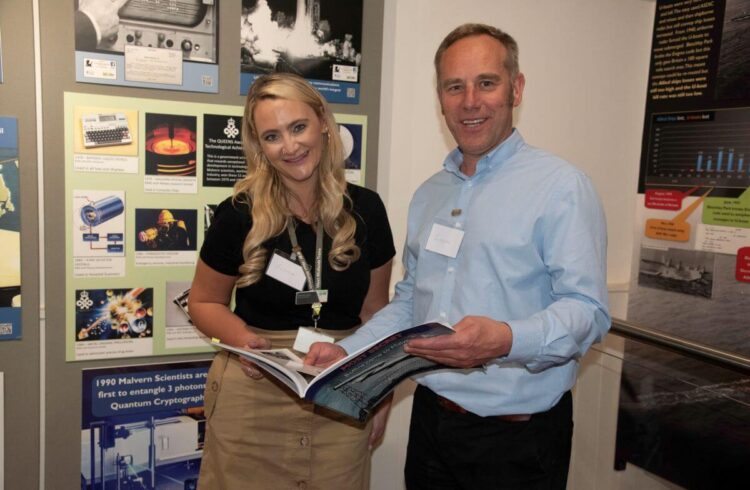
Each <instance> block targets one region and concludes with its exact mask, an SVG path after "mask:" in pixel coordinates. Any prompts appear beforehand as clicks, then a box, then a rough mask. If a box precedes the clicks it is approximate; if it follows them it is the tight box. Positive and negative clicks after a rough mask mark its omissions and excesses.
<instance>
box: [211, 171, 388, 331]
mask: <svg viewBox="0 0 750 490" xmlns="http://www.w3.org/2000/svg"><path fill="white" fill-rule="evenodd" d="M347 191H348V193H349V196H350V197H351V199H352V204H353V206H352V210H351V212H352V215H353V216H354V219H355V220H356V222H357V231H356V234H355V240H356V243H357V245H358V246H359V248H360V251H361V255H360V258H359V260H357V261H356V262H354V263H352V264H351V265H350V266H349V268H348V269H346V270H344V271H340V272H338V271H335V270H333V269H332V268H331V266H330V264H329V262H328V251H329V250H330V249H331V238H330V237H329V236H327V235H326V236H325V237H324V240H323V257H324V258H323V268H322V276H323V277H322V288H323V289H327V290H328V302H327V303H325V304H324V305H323V309H322V311H321V314H320V320H319V321H318V326H319V327H321V328H325V329H330V330H345V329H349V328H352V327H355V326H357V325H359V323H360V319H359V312H360V311H361V309H362V303H363V302H364V299H365V296H366V294H367V291H368V289H369V286H370V271H371V270H372V269H375V268H377V267H380V266H382V265H384V264H385V263H387V262H388V261H389V260H390V259H391V258H393V256H394V255H395V254H396V250H395V248H394V246H393V234H392V233H391V227H390V224H389V223H388V216H387V215H386V212H385V206H384V205H383V201H381V199H380V196H378V194H376V193H375V192H373V191H371V190H369V189H365V188H364V187H359V186H355V185H353V184H348V185H347ZM251 227H252V218H251V216H250V212H249V209H248V206H247V205H246V204H242V203H237V202H233V201H232V199H231V198H228V199H226V200H224V201H223V202H222V203H221V204H219V206H218V207H217V208H216V212H215V213H214V218H213V221H212V222H211V226H210V227H209V229H208V231H207V232H206V237H205V240H204V241H203V246H202V248H201V252H200V257H201V260H203V262H204V263H205V264H206V265H208V266H209V267H211V268H212V269H214V270H215V271H217V272H220V273H222V274H226V275H232V276H237V275H238V274H239V273H238V270H239V267H240V265H242V263H243V262H244V260H243V258H242V245H243V244H244V242H245V237H246V236H247V234H248V232H249V231H250V228H251ZM296 234H297V240H298V242H299V245H300V246H301V247H302V251H303V253H304V255H305V259H306V261H307V263H308V264H310V266H311V267H312V266H313V264H314V263H315V262H314V258H315V238H316V236H315V230H314V228H313V227H311V226H310V225H308V224H306V223H304V222H301V221H298V222H297V226H296ZM264 248H265V249H266V250H267V262H266V263H268V260H270V257H271V254H272V253H273V251H274V250H280V251H282V252H284V253H286V254H288V255H290V254H291V251H292V244H291V241H290V239H289V234H288V233H287V231H286V228H285V229H284V231H283V232H282V233H281V234H279V235H278V236H276V237H274V238H271V239H270V240H268V241H266V242H265V243H264ZM296 293H297V290H296V289H294V288H292V287H291V286H287V285H286V284H284V283H282V282H280V281H277V280H276V279H274V278H272V277H269V276H266V275H263V276H262V277H261V279H260V280H259V281H258V282H256V283H254V284H251V285H250V286H246V287H242V288H237V289H236V291H235V310H234V311H235V313H236V314H237V315H238V316H239V317H240V318H242V319H243V320H244V321H245V323H247V324H248V325H252V326H254V327H258V328H263V329H266V330H294V329H296V328H298V327H300V326H310V325H312V320H311V315H312V311H311V308H310V305H295V294H296Z"/></svg>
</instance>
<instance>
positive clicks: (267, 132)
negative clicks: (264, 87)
mask: <svg viewBox="0 0 750 490" xmlns="http://www.w3.org/2000/svg"><path fill="white" fill-rule="evenodd" d="M253 121H254V122H255V128H256V130H257V134H258V139H259V141H260V147H261V150H262V151H263V153H264V154H265V155H266V158H268V161H269V162H271V165H272V166H273V167H274V168H275V169H276V170H277V171H278V172H279V174H280V175H281V178H282V180H283V182H284V184H285V185H286V186H287V187H289V189H290V190H292V191H295V190H302V189H305V188H308V186H314V185H316V184H317V177H318V165H319V164H320V158H321V155H322V154H323V137H324V131H325V129H326V127H325V125H324V124H323V121H322V120H321V119H320V117H318V115H317V114H316V113H315V111H314V110H313V109H312V108H311V107H310V106H309V105H307V104H305V103H304V102H300V101H297V100H287V99H263V100H261V101H260V102H258V103H257V104H256V106H255V110H254V111H253Z"/></svg>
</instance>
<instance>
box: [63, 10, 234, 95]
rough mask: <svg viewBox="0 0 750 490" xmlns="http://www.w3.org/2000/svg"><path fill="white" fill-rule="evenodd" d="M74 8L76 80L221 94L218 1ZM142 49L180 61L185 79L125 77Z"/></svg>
mask: <svg viewBox="0 0 750 490" xmlns="http://www.w3.org/2000/svg"><path fill="white" fill-rule="evenodd" d="M74 7H75V14H74V26H73V28H74V29H75V50H76V51H75V59H76V81H78V82H87V83H97V84H105V85H120V86H131V87H144V88H157V89H169V90H186V91H192V92H209V93H216V92H218V89H219V65H218V55H219V50H218V29H219V0H178V1H175V0H74ZM144 50H149V51H150V52H151V53H153V52H155V50H158V52H159V53H162V54H164V56H165V57H167V58H170V59H176V60H177V61H178V62H179V60H180V59H181V60H182V62H181V63H182V72H183V74H184V77H182V78H181V79H180V80H179V81H178V82H176V83H175V82H172V81H167V79H164V80H159V79H153V80H152V79H137V78H134V77H132V76H129V77H126V74H125V70H126V65H127V63H129V62H134V61H136V59H134V58H138V56H137V55H135V54H134V53H135V52H136V51H141V52H143V51H144ZM128 53H130V54H128ZM129 57H130V59H129ZM178 64H179V63H178ZM133 68H134V67H133V66H131V67H130V69H133Z"/></svg>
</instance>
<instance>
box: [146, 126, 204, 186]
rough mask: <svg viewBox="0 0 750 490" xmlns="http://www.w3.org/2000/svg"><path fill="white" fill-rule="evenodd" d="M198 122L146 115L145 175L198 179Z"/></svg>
mask: <svg viewBox="0 0 750 490" xmlns="http://www.w3.org/2000/svg"><path fill="white" fill-rule="evenodd" d="M195 134H196V118H195V116H177V115H171V114H146V175H160V176H166V177H195V175H196V171H195V158H196V156H195V155H196V137H195Z"/></svg>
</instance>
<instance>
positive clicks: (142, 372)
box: [81, 361, 210, 489]
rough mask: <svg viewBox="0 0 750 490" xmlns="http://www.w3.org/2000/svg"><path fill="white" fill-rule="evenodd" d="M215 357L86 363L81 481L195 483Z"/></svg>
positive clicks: (102, 484)
mask: <svg viewBox="0 0 750 490" xmlns="http://www.w3.org/2000/svg"><path fill="white" fill-rule="evenodd" d="M209 365H210V361H194V362H180V363H170V364H159V365H139V366H127V367H111V368H104V369H84V370H83V371H82V381H83V382H82V393H81V400H82V403H81V407H82V416H81V483H82V485H83V486H84V487H86V488H179V489H189V488H193V489H194V488H196V485H197V481H198V472H199V469H200V461H201V457H202V454H203V441H204V436H205V416H204V411H203V390H204V388H205V384H206V376H207V375H208V367H209Z"/></svg>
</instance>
